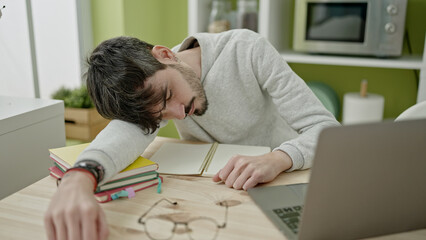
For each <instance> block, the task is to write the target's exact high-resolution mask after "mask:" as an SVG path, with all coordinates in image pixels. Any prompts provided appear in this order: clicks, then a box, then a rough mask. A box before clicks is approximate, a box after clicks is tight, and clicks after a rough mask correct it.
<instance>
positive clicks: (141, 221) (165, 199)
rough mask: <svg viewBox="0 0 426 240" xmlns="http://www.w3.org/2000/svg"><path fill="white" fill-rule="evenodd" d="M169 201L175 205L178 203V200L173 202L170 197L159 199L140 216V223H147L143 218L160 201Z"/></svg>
mask: <svg viewBox="0 0 426 240" xmlns="http://www.w3.org/2000/svg"><path fill="white" fill-rule="evenodd" d="M163 200H164V201H167V202H168V203H170V204H173V205H177V202H172V201H170V200H169V199H167V198H162V199H160V200H158V201H157V202H156V203H154V204H152V206H151V207H150V208H149V209H148V210H147V211H146V212H145V213H144V214H142V216H141V217H140V218H139V220H138V221H139V223H142V224H145V221H143V220H142V219H143V218H144V217H145V216H146V215H148V213H149V212H150V211H151V210H152V209H153V208H154V207H155V206H157V205H158V204H159V203H160V202H162V201H163Z"/></svg>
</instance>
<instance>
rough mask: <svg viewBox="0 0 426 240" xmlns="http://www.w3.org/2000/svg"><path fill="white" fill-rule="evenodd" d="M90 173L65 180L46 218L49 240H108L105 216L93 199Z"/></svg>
mask: <svg viewBox="0 0 426 240" xmlns="http://www.w3.org/2000/svg"><path fill="white" fill-rule="evenodd" d="M87 174H88V173H83V172H70V173H68V174H66V175H65V176H64V178H63V179H62V182H61V184H60V185H59V188H58V190H57V191H56V193H55V195H54V196H53V198H52V200H51V202H50V205H49V208H48V209H47V212H46V214H45V216H44V225H45V229H46V233H47V237H48V239H49V240H52V239H70V240H71V239H84V240H92V239H107V237H108V233H109V232H108V225H107V222H106V218H105V214H104V212H103V211H102V209H101V207H100V206H99V204H98V203H97V202H96V199H95V198H94V197H93V182H92V180H91V179H90V177H89V176H88V175H87Z"/></svg>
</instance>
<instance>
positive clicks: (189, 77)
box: [168, 64, 208, 116]
mask: <svg viewBox="0 0 426 240" xmlns="http://www.w3.org/2000/svg"><path fill="white" fill-rule="evenodd" d="M168 66H170V67H171V68H174V69H176V70H177V71H179V72H180V73H181V74H182V76H183V78H184V79H185V80H186V81H187V82H188V84H189V87H190V88H191V89H192V91H194V92H195V97H194V98H192V100H191V102H190V103H189V105H188V106H186V108H185V112H186V113H188V112H189V111H190V109H191V106H192V104H193V102H194V101H195V100H199V101H200V103H201V108H200V109H198V108H196V109H195V111H194V114H195V115H197V116H201V115H203V114H204V113H205V112H206V111H207V107H208V101H207V97H206V92H205V91H204V88H203V85H201V80H200V79H199V78H198V77H197V75H196V74H195V72H194V70H192V69H191V68H190V67H187V66H184V65H181V64H168Z"/></svg>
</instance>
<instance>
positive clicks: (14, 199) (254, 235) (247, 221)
mask: <svg viewBox="0 0 426 240" xmlns="http://www.w3.org/2000/svg"><path fill="white" fill-rule="evenodd" d="M166 141H169V142H170V141H171V142H177V141H180V140H177V139H169V138H162V137H157V138H156V139H155V141H154V142H153V143H152V144H151V145H150V146H149V147H148V148H147V150H146V151H145V152H144V154H143V156H144V157H147V158H150V157H151V156H152V154H153V153H154V152H155V151H156V150H157V149H158V148H159V147H160V146H161V144H163V143H164V142H166ZM309 173H310V171H296V172H292V173H285V174H281V175H280V176H278V178H277V179H276V180H275V181H273V182H272V183H268V184H264V185H265V186H269V185H280V184H293V183H302V182H307V181H308V180H309ZM163 177H164V183H163V186H162V193H161V194H158V193H157V192H156V188H149V189H145V190H142V191H140V192H138V193H136V197H134V198H131V199H119V200H115V201H112V202H109V203H104V204H101V206H102V208H103V209H104V211H105V213H106V217H107V221H108V224H109V229H110V237H109V239H138V240H141V239H149V238H148V236H147V235H146V233H145V230H144V227H143V226H142V225H141V224H139V223H137V220H138V218H139V217H140V216H141V215H142V214H143V213H144V212H146V211H147V210H148V209H149V208H150V207H151V206H152V204H153V203H155V202H157V201H158V200H160V199H162V198H168V199H171V200H173V201H177V202H178V209H171V208H169V207H168V205H167V204H166V203H162V204H159V205H158V206H157V207H156V208H154V209H153V210H152V212H151V213H152V214H153V215H156V214H165V213H167V214H169V213H179V214H183V215H189V216H191V217H197V216H208V217H211V218H213V219H215V220H216V221H217V222H218V223H222V222H223V220H224V214H225V208H224V207H221V206H218V205H217V204H216V203H217V202H218V201H224V200H232V202H234V203H237V205H235V206H231V207H229V211H228V221H227V225H226V227H225V228H223V229H220V230H219V233H218V237H217V239H284V236H283V235H282V234H281V233H280V232H279V231H278V230H277V228H275V227H274V226H273V224H272V223H271V222H270V221H269V219H267V217H266V216H265V215H264V214H263V213H262V212H261V210H260V209H259V208H258V207H257V206H256V205H255V203H254V202H253V201H252V200H251V198H250V197H249V196H248V194H247V192H246V191H242V190H235V189H231V188H228V187H227V186H225V185H224V184H219V183H214V182H213V181H212V180H211V178H206V177H195V176H173V175H163ZM55 191H56V182H55V180H54V179H53V178H52V177H49V176H48V177H46V178H43V179H42V180H40V181H38V182H36V183H34V184H32V185H30V186H28V187H27V188H24V189H22V190H21V191H19V192H16V193H14V194H12V195H10V196H9V197H7V198H4V199H3V200H1V201H0V239H45V238H46V236H45V231H44V225H43V215H44V212H45V211H46V209H47V207H48V204H49V202H50V198H51V197H52V195H53V194H54V193H55ZM151 213H150V214H151ZM179 228H183V227H182V226H179ZM393 236H394V237H395V236H396V238H388V237H386V239H399V237H400V235H393ZM404 236H405V237H408V238H410V239H414V238H417V237H418V238H419V239H422V238H423V239H425V237H426V231H415V232H411V233H408V235H407V234H405V235H404ZM173 239H189V238H188V236H187V235H186V233H181V234H179V233H175V235H174V237H173ZM378 239H382V238H378Z"/></svg>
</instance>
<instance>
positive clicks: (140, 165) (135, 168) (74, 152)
mask: <svg viewBox="0 0 426 240" xmlns="http://www.w3.org/2000/svg"><path fill="white" fill-rule="evenodd" d="M89 144H90V143H84V144H78V145H73V146H67V147H61V148H53V149H49V152H50V158H51V159H53V160H54V161H55V162H56V165H57V166H58V167H59V168H60V169H61V170H62V171H63V172H65V171H66V170H67V169H69V168H71V167H72V166H73V165H74V163H75V161H76V160H77V157H78V156H79V155H80V153H81V152H83V150H84V149H85V148H86V147H87V146H89ZM157 169H158V164H157V163H155V162H153V161H151V160H149V159H146V158H144V157H142V156H139V157H138V158H137V159H136V160H135V161H134V162H133V163H131V164H130V165H129V166H128V167H126V168H125V169H123V170H122V171H121V172H119V173H118V174H117V175H115V176H114V177H113V178H112V179H110V180H109V181H114V180H117V179H122V178H126V177H129V176H133V175H136V174H140V173H145V172H149V171H155V170H157Z"/></svg>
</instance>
